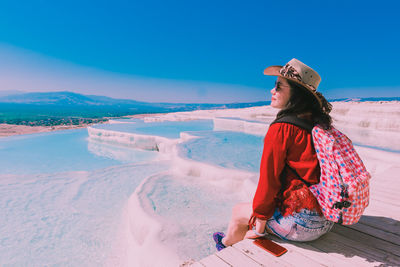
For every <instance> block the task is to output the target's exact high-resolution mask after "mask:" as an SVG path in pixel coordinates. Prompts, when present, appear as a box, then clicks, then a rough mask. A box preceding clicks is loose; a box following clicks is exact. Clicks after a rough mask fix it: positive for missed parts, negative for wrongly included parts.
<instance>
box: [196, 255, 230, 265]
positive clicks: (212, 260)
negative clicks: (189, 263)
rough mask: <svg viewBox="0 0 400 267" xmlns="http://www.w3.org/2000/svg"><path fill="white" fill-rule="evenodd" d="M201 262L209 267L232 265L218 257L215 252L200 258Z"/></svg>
mask: <svg viewBox="0 0 400 267" xmlns="http://www.w3.org/2000/svg"><path fill="white" fill-rule="evenodd" d="M200 264H202V265H204V266H209V267H214V266H215V267H229V266H232V265H230V264H228V263H227V262H225V261H223V260H222V259H221V258H219V257H217V256H216V255H215V254H212V255H210V256H208V257H206V258H204V259H201V260H200Z"/></svg>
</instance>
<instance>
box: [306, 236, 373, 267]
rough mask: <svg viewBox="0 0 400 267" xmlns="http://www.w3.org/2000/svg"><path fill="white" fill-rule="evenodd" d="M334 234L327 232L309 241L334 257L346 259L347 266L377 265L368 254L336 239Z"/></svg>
mask: <svg viewBox="0 0 400 267" xmlns="http://www.w3.org/2000/svg"><path fill="white" fill-rule="evenodd" d="M332 235H334V233H332V232H330V233H327V234H326V235H324V236H322V237H321V238H320V239H318V240H316V241H313V242H309V244H310V245H311V246H313V247H315V248H318V249H320V250H322V251H324V252H325V253H327V254H328V255H329V256H331V257H332V258H335V259H338V260H341V261H345V262H346V264H345V266H349V265H354V266H376V262H373V260H370V259H369V258H370V257H369V256H368V255H367V254H365V253H364V252H362V251H359V250H357V249H355V248H353V247H351V246H348V245H346V244H343V243H340V242H336V241H334V237H333V236H332Z"/></svg>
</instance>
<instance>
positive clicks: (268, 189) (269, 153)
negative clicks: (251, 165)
mask: <svg viewBox="0 0 400 267" xmlns="http://www.w3.org/2000/svg"><path fill="white" fill-rule="evenodd" d="M293 127H294V126H293V125H290V124H287V123H275V124H272V125H271V126H270V128H269V129H268V132H267V134H266V136H265V139H264V150H263V154H262V158H261V165H260V178H259V181H258V185H257V190H256V193H255V195H254V199H253V214H252V217H256V218H257V219H261V220H267V219H269V218H270V217H271V216H272V215H273V214H274V211H275V207H276V203H275V202H276V200H275V199H276V197H277V195H278V193H279V191H280V190H281V188H282V183H281V180H280V178H281V177H280V176H281V174H282V171H283V169H284V168H285V165H286V160H287V153H288V149H289V147H290V145H291V144H292V143H293V140H292V138H293V137H292V136H293Z"/></svg>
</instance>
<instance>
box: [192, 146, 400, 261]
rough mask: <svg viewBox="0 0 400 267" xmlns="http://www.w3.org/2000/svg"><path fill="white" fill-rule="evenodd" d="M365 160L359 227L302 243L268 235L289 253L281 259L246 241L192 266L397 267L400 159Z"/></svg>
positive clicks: (343, 228) (342, 228) (399, 252)
mask: <svg viewBox="0 0 400 267" xmlns="http://www.w3.org/2000/svg"><path fill="white" fill-rule="evenodd" d="M361 150H362V151H365V149H361ZM362 151H361V152H362ZM365 152H366V151H365ZM360 154H361V153H360ZM361 156H362V155H361ZM368 156H369V159H368V158H367V162H366V161H365V160H364V162H366V165H367V163H368V162H370V166H367V168H368V167H370V168H371V169H372V175H373V178H372V179H371V199H370V205H369V206H368V208H367V209H366V211H365V214H364V215H363V217H362V218H361V220H360V221H359V223H357V224H355V225H352V226H341V225H335V226H334V228H333V230H332V231H331V232H329V233H328V234H326V235H325V236H323V237H321V238H320V239H318V240H316V241H312V242H305V243H297V242H288V241H283V240H280V239H278V238H276V237H274V236H271V235H270V236H269V238H270V239H272V240H274V241H275V242H277V243H279V244H281V245H282V246H284V247H285V248H287V249H288V252H287V253H285V254H284V255H282V256H281V257H275V256H273V255H271V254H269V253H268V252H266V251H264V250H262V249H261V248H259V247H257V246H256V245H254V244H253V243H252V242H253V241H252V240H249V239H247V240H243V241H241V242H239V243H237V244H235V245H233V246H232V247H228V248H226V249H223V250H222V251H220V252H217V253H215V254H213V255H210V256H208V257H206V258H204V259H202V260H200V261H198V262H195V263H193V264H192V265H191V266H198V267H200V266H201V267H203V266H209V267H218V266H225V267H226V266H238V267H242V266H243V267H247V266H249V267H251V266H308V267H311V266H354V267H356V266H400V156H399V155H398V154H397V155H395V154H392V153H386V152H384V153H381V152H380V153H379V155H377V154H373V155H372V156H371V154H369V155H368ZM373 156H375V157H377V156H379V157H383V156H384V157H385V158H386V159H384V160H381V159H380V163H381V164H380V165H379V166H378V165H376V166H375V165H373V159H371V157H373ZM370 168H368V169H369V170H370ZM374 174H375V176H374Z"/></svg>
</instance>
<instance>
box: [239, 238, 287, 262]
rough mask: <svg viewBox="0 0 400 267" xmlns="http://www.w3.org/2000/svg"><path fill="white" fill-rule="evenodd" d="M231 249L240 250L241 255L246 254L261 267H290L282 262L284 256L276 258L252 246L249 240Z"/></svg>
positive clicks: (251, 241)
mask: <svg viewBox="0 0 400 267" xmlns="http://www.w3.org/2000/svg"><path fill="white" fill-rule="evenodd" d="M233 247H234V248H236V249H238V250H240V251H241V252H242V253H244V254H247V255H248V257H250V258H252V259H253V260H255V261H256V262H258V263H260V264H261V266H291V265H289V264H287V263H286V262H285V261H283V260H282V258H283V257H284V256H281V257H276V256H274V255H272V254H270V253H268V252H267V251H265V250H263V249H262V248H259V247H257V246H256V245H254V244H253V240H250V239H244V240H242V241H240V242H239V243H236V244H235V245H233ZM288 252H289V251H288ZM288 252H287V253H288ZM285 255H286V253H285Z"/></svg>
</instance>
